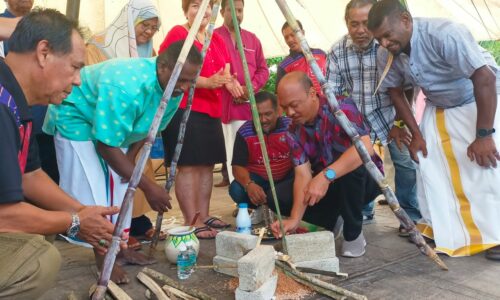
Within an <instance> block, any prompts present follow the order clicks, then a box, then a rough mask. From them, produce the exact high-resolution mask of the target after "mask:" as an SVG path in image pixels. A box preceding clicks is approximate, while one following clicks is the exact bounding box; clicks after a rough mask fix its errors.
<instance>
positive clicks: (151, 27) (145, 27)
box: [139, 22, 160, 32]
mask: <svg viewBox="0 0 500 300" xmlns="http://www.w3.org/2000/svg"><path fill="white" fill-rule="evenodd" d="M139 24H141V28H142V30H144V31H147V30H151V32H157V31H158V30H160V28H159V27H158V26H156V25H149V24H146V23H144V22H141V23H139Z"/></svg>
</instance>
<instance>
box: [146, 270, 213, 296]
mask: <svg viewBox="0 0 500 300" xmlns="http://www.w3.org/2000/svg"><path fill="white" fill-rule="evenodd" d="M142 272H143V273H145V274H147V275H149V276H151V277H152V278H154V279H156V280H160V281H162V282H163V283H164V284H166V285H169V286H171V287H174V288H176V289H178V290H181V291H183V292H184V293H186V294H188V295H191V296H193V297H195V298H199V299H201V300H215V298H213V297H210V296H209V295H207V294H205V293H203V292H201V291H198V290H196V289H193V288H186V287H184V286H183V285H181V284H179V283H178V282H177V281H175V280H172V279H171V278H170V277H168V276H166V275H165V274H162V273H160V272H157V271H155V270H153V269H150V268H144V269H142Z"/></svg>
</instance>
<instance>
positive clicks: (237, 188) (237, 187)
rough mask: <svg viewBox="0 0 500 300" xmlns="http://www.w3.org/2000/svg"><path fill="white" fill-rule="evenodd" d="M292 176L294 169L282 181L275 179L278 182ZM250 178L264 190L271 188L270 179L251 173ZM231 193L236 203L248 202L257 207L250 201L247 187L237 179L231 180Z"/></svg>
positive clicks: (250, 205) (252, 206)
mask: <svg viewBox="0 0 500 300" xmlns="http://www.w3.org/2000/svg"><path fill="white" fill-rule="evenodd" d="M292 177H293V170H292V171H291V172H290V174H288V175H287V176H285V178H283V179H282V180H280V181H275V182H274V183H275V184H278V183H279V182H281V181H284V180H287V179H289V178H292ZM250 179H251V180H253V181H254V182H255V184H257V185H259V186H260V187H261V188H262V189H263V190H264V192H267V191H268V190H269V189H270V188H271V187H270V185H269V181H267V180H266V179H264V178H262V177H260V176H259V175H257V174H254V173H250ZM229 195H230V196H231V198H232V199H233V201H234V202H236V204H239V203H248V207H250V208H257V207H256V206H255V205H254V204H253V203H252V202H251V201H250V198H248V194H247V192H246V191H245V188H244V187H243V186H242V185H241V184H240V183H239V182H238V181H236V180H233V181H232V182H231V185H230V186H229Z"/></svg>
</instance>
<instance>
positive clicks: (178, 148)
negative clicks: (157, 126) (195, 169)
mask: <svg viewBox="0 0 500 300" xmlns="http://www.w3.org/2000/svg"><path fill="white" fill-rule="evenodd" d="M220 2H221V0H216V1H215V2H214V4H213V6H212V15H211V16H210V23H209V24H208V28H207V34H206V36H205V41H204V43H203V48H202V50H201V57H202V61H205V55H206V53H207V49H208V46H210V41H211V40H212V34H213V32H214V28H215V21H216V20H217V16H218V15H219V6H220ZM202 65H203V63H202ZM200 72H201V68H200V69H199V70H198V74H196V79H198V77H199V76H200ZM196 79H195V80H194V81H193V83H192V84H191V86H190V88H189V94H188V100H187V104H186V109H185V110H184V113H183V114H182V120H181V124H180V127H179V134H178V136H177V144H176V145H175V150H174V156H173V157H172V162H171V163H170V170H169V172H168V174H169V175H168V177H167V183H166V184H165V189H166V190H167V192H170V189H171V188H172V186H173V185H174V181H175V173H176V170H177V162H178V161H179V157H180V156H181V151H182V146H183V144H184V135H185V133H186V127H187V122H188V119H189V114H190V113H191V107H192V105H193V97H194V89H195V87H196ZM162 222H163V213H162V212H159V213H158V215H157V217H156V228H155V233H154V235H153V239H152V241H151V245H150V248H149V257H152V256H153V253H154V250H155V249H156V245H157V244H158V238H159V236H160V231H161V223H162Z"/></svg>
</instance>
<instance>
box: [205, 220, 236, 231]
mask: <svg viewBox="0 0 500 300" xmlns="http://www.w3.org/2000/svg"><path fill="white" fill-rule="evenodd" d="M217 221H219V222H222V223H223V224H224V225H222V224H217V223H215V222H217ZM203 223H204V224H205V225H207V226H210V227H212V228H215V229H226V228H229V227H231V224H227V223H226V222H224V221H222V220H221V219H219V218H217V217H210V218H208V219H207V220H206V221H205V222H203Z"/></svg>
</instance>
